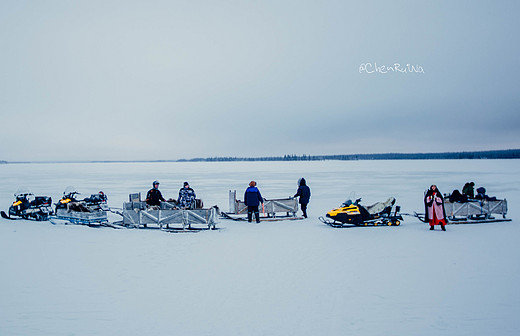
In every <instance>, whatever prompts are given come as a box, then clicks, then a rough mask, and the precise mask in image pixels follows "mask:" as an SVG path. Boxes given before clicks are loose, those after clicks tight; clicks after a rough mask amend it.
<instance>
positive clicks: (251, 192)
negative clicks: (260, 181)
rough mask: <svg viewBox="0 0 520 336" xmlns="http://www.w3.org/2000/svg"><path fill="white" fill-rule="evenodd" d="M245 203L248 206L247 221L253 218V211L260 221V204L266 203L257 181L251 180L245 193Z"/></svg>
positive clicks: (257, 220)
mask: <svg viewBox="0 0 520 336" xmlns="http://www.w3.org/2000/svg"><path fill="white" fill-rule="evenodd" d="M244 203H245V205H246V206H247V221H248V222H249V223H251V222H252V220H253V212H254V213H255V218H256V222H257V223H260V211H259V210H258V206H259V205H260V204H264V199H263V198H262V195H261V194H260V190H258V188H257V187H256V182H255V181H251V182H249V187H248V188H247V189H246V192H245V193H244Z"/></svg>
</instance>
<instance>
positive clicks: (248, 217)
mask: <svg viewBox="0 0 520 336" xmlns="http://www.w3.org/2000/svg"><path fill="white" fill-rule="evenodd" d="M247 221H248V222H249V223H251V222H252V221H253V213H252V212H247Z"/></svg>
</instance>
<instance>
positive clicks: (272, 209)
mask: <svg viewBox="0 0 520 336" xmlns="http://www.w3.org/2000/svg"><path fill="white" fill-rule="evenodd" d="M259 211H260V213H259V214H260V220H261V221H279V220H285V219H303V217H298V216H297V215H296V213H297V212H298V199H296V198H294V197H285V198H271V199H267V198H264V203H263V205H261V206H260V207H259ZM221 215H222V217H224V218H226V219H232V220H237V221H245V220H247V205H245V203H244V201H242V200H239V199H237V191H236V190H233V191H231V190H230V191H229V212H222V213H221Z"/></svg>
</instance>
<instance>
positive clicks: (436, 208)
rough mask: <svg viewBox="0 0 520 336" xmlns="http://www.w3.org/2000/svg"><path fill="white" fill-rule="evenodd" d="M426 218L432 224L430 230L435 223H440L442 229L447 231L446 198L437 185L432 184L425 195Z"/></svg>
mask: <svg viewBox="0 0 520 336" xmlns="http://www.w3.org/2000/svg"><path fill="white" fill-rule="evenodd" d="M424 207H425V214H426V215H425V220H426V221H427V222H428V223H429V224H430V230H433V229H434V226H435V225H440V226H441V229H442V231H446V211H445V210H444V198H443V197H442V194H441V192H440V191H439V189H437V186H436V185H432V186H431V187H430V189H429V190H428V191H427V192H426V195H425V196H424Z"/></svg>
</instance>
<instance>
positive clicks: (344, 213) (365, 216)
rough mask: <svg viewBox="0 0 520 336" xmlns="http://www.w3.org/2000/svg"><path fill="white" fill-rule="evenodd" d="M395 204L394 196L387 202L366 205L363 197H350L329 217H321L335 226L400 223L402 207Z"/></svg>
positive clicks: (328, 223) (332, 211) (330, 212)
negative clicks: (362, 201) (362, 202)
mask: <svg viewBox="0 0 520 336" xmlns="http://www.w3.org/2000/svg"><path fill="white" fill-rule="evenodd" d="M394 204H395V198H394V197H390V198H389V199H388V200H387V201H386V202H377V203H374V204H372V205H369V206H366V207H365V206H363V205H361V198H358V199H356V200H355V201H354V202H353V201H352V199H348V200H347V201H345V202H344V203H343V204H342V205H341V206H340V207H339V208H336V209H332V210H331V211H329V212H328V213H327V215H326V217H327V218H323V217H321V216H320V217H319V219H320V220H321V221H322V222H323V223H325V224H327V225H330V226H333V227H343V226H346V225H347V226H378V225H389V226H390V225H400V224H401V221H402V220H403V217H402V216H401V215H400V214H399V211H400V210H401V207H400V206H395V208H394ZM392 208H394V210H393V211H392ZM329 218H330V219H329Z"/></svg>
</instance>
